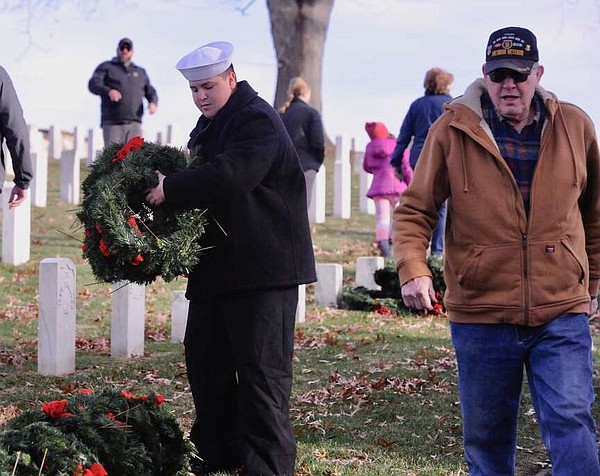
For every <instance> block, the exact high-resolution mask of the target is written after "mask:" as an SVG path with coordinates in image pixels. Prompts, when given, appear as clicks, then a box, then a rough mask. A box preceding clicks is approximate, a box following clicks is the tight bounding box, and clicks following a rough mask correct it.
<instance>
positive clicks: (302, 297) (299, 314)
mask: <svg viewBox="0 0 600 476" xmlns="http://www.w3.org/2000/svg"><path fill="white" fill-rule="evenodd" d="M305 320H306V284H301V285H300V286H298V307H296V322H304V321H305Z"/></svg>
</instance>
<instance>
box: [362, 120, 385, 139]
mask: <svg viewBox="0 0 600 476" xmlns="http://www.w3.org/2000/svg"><path fill="white" fill-rule="evenodd" d="M365 131H367V134H369V138H370V139H371V140H373V139H386V138H388V137H389V136H390V131H388V128H387V127H385V124H384V123H383V122H367V123H366V124H365Z"/></svg>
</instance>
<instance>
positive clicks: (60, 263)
mask: <svg viewBox="0 0 600 476" xmlns="http://www.w3.org/2000/svg"><path fill="white" fill-rule="evenodd" d="M76 272H77V270H76V268H75V264H74V263H73V262H72V261H71V260H70V259H69V258H46V259H43V260H42V261H41V262H40V271H39V293H40V295H39V324H38V372H39V373H41V374H43V375H66V374H70V373H73V372H75V329H76V326H75V314H76V313H75V297H76V295H77V293H76V284H75V275H76Z"/></svg>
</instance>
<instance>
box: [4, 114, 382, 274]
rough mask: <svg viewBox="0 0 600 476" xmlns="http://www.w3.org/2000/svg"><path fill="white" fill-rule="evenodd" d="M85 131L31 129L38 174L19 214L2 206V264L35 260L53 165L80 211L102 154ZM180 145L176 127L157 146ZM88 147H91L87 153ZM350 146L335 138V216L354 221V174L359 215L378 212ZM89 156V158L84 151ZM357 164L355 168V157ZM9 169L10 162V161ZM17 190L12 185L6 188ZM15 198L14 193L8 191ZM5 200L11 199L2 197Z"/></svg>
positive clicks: (319, 195) (95, 135)
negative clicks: (37, 221)
mask: <svg viewBox="0 0 600 476" xmlns="http://www.w3.org/2000/svg"><path fill="white" fill-rule="evenodd" d="M83 131H84V129H83V128H81V127H75V128H74V130H73V131H72V132H67V133H65V132H64V131H59V130H57V129H56V128H54V127H51V128H50V129H49V130H48V131H44V130H41V129H38V128H36V127H32V126H30V127H29V133H30V142H31V158H32V163H33V168H34V179H33V181H32V183H31V186H30V192H29V194H28V199H27V200H26V201H25V203H23V204H22V205H21V206H19V207H17V208H15V209H12V210H10V209H8V207H7V206H6V200H4V201H3V214H2V215H3V228H2V262H3V263H6V264H11V265H15V266H16V265H20V264H23V263H26V262H27V261H28V260H29V256H30V224H29V223H30V220H31V211H30V207H31V206H32V205H33V206H35V207H42V208H43V207H46V206H47V201H48V199H47V195H48V159H49V157H52V158H53V159H58V160H59V161H60V195H59V196H60V200H61V201H63V202H65V203H68V204H74V205H77V204H79V203H80V201H81V194H80V190H81V160H82V159H85V160H86V163H87V164H90V163H92V162H93V160H94V159H95V158H96V157H97V154H98V153H99V151H100V150H101V148H100V147H99V144H98V141H99V140H101V131H100V130H99V129H90V130H88V131H87V134H86V135H84V133H83ZM163 139H164V140H165V143H171V144H177V143H179V144H180V143H182V137H181V134H179V133H178V129H177V127H175V126H173V125H169V126H168V127H167V132H166V134H164V135H163V134H162V133H159V134H158V137H157V142H159V143H162V142H161V141H162V140H163ZM86 142H87V147H86V145H85V144H86ZM352 148H353V146H352V143H351V141H350V140H348V138H346V137H344V136H338V137H337V138H336V155H335V162H334V165H333V167H334V170H333V216H335V217H340V218H345V219H348V218H350V212H351V205H352V202H351V201H352V194H351V192H352V174H351V171H352V169H354V172H355V173H358V174H359V184H360V190H359V194H360V210H361V212H363V213H370V214H373V213H374V212H375V210H374V206H373V201H372V200H370V199H368V198H367V197H366V193H367V190H368V188H369V186H370V183H371V179H372V175H370V174H367V173H365V172H363V170H362V157H363V156H364V153H363V152H356V151H353V150H352ZM83 150H85V152H86V153H85V154H84V153H83V152H81V151H83ZM352 156H353V157H354V163H353V164H352V163H351V157H352ZM6 162H7V165H10V160H7V161H6ZM7 172H8V175H13V173H12V170H11V169H10V167H9V169H8V170H7ZM326 175H327V170H326V167H325V166H324V165H323V166H322V167H321V169H320V170H319V173H318V174H317V178H316V182H315V187H313V194H314V195H313V199H312V201H311V206H310V208H309V210H308V218H309V221H310V222H311V223H324V222H325V212H326V197H327V193H326V182H327V181H326ZM7 187H10V188H12V184H11V183H8V182H7V183H5V184H4V189H5V190H4V192H5V193H6V188H7ZM9 192H10V190H9ZM3 196H4V197H6V196H7V195H3Z"/></svg>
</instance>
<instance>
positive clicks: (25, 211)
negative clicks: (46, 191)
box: [0, 182, 31, 266]
mask: <svg viewBox="0 0 600 476" xmlns="http://www.w3.org/2000/svg"><path fill="white" fill-rule="evenodd" d="M14 185H15V184H14V183H12V182H4V187H3V189H2V194H0V200H2V262H3V263H6V264H12V265H14V266H17V265H20V264H23V263H26V262H27V261H29V257H30V253H31V199H30V194H29V193H27V198H26V199H25V201H24V202H23V203H21V205H19V206H18V207H16V208H9V207H8V199H9V197H10V192H11V191H12V189H13V187H14Z"/></svg>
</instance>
